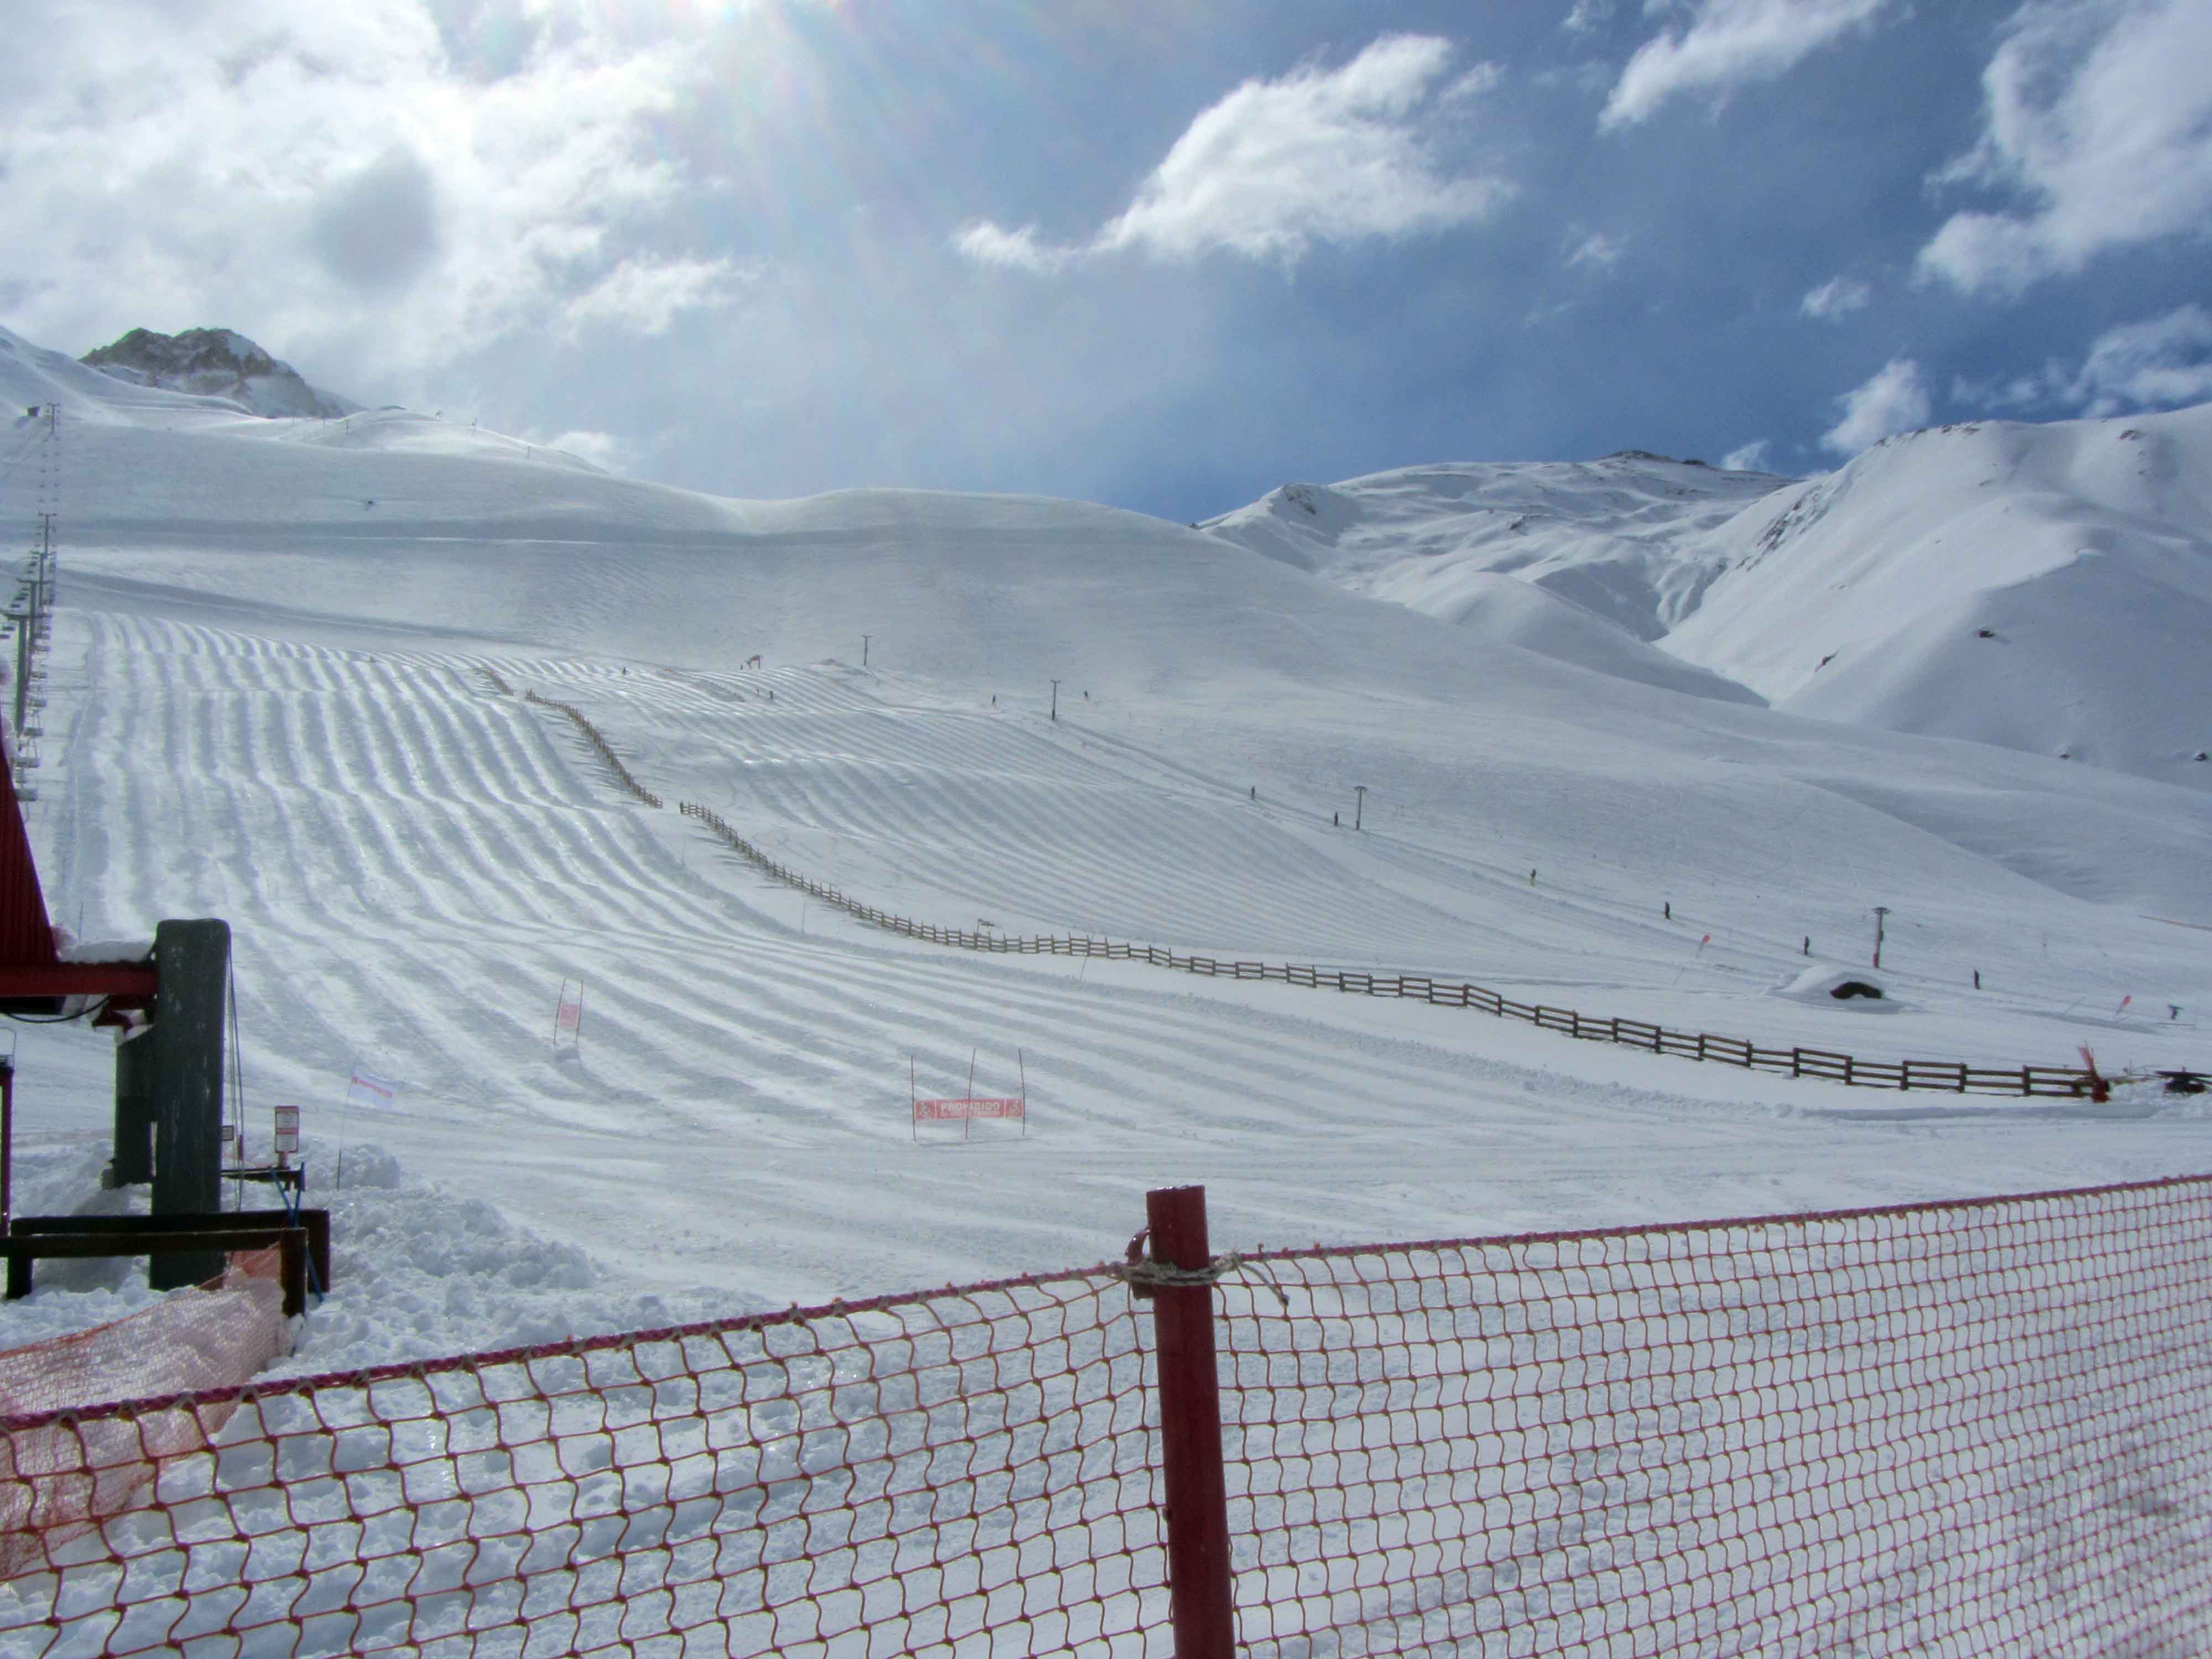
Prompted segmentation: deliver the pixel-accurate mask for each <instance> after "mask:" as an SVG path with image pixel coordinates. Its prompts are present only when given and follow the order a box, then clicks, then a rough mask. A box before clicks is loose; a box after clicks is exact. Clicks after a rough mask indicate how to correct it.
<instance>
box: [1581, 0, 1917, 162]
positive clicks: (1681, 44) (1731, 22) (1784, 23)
mask: <svg viewBox="0 0 2212 1659" xmlns="http://www.w3.org/2000/svg"><path fill="white" fill-rule="evenodd" d="M1889 3H1890V0H1698V3H1697V6H1696V10H1695V14H1694V15H1692V17H1691V19H1690V23H1689V27H1688V28H1687V29H1686V30H1684V31H1683V32H1682V33H1675V31H1674V30H1673V29H1671V28H1670V29H1668V30H1667V31H1666V32H1665V33H1662V34H1660V35H1658V36H1656V37H1655V38H1654V39H1652V40H1647V41H1645V42H1644V45H1643V46H1640V47H1638V49H1637V52H1636V55H1635V56H1634V57H1632V58H1630V59H1629V60H1628V64H1627V67H1626V68H1625V69H1623V70H1621V72H1620V79H1619V80H1618V81H1616V82H1613V95H1612V96H1611V97H1610V98H1608V99H1607V100H1606V105H1605V108H1604V110H1603V112H1601V114H1600V115H1599V117H1598V127H1599V130H1600V131H1612V130H1613V129H1615V128H1618V127H1625V126H1629V125H1633V124H1634V123H1636V122H1638V121H1641V120H1644V118H1647V117H1649V116H1650V115H1651V114H1652V113H1653V112H1656V110H1657V109H1658V108H1659V106H1661V105H1662V104H1664V103H1665V102H1666V101H1667V100H1668V99H1670V98H1674V97H1679V96H1680V95H1681V94H1686V93H1705V94H1712V95H1715V96H1725V95H1726V94H1728V93H1729V91H1730V90H1732V89H1733V88H1736V87H1739V86H1741V85H1744V84H1746V83H1747V82H1753V81H1771V80H1774V79H1776V78H1778V76H1782V75H1783V74H1784V73H1786V72H1787V71H1788V70H1791V69H1793V68H1795V67H1796V65H1797V64H1799V63H1800V62H1801V61H1802V60H1803V59H1804V58H1807V57H1808V56H1810V55H1811V54H1812V53H1813V52H1816V51H1818V50H1819V49H1820V47H1822V46H1826V45H1827V44H1828V43H1829V42H1831V41H1832V40H1836V39H1837V38H1838V36H1840V35H1842V34H1843V33H1845V32H1846V31H1847V30H1850V29H1853V28H1861V27H1866V26H1867V25H1869V24H1870V23H1871V22H1872V21H1874V19H1875V16H1876V15H1877V14H1879V13H1880V12H1881V10H1882V9H1884V8H1885V7H1886V6H1887V5H1888V4H1889ZM1646 9H1647V10H1650V9H1655V8H1652V7H1650V6H1649V5H1647V7H1646ZM1570 21H1571V20H1570Z"/></svg>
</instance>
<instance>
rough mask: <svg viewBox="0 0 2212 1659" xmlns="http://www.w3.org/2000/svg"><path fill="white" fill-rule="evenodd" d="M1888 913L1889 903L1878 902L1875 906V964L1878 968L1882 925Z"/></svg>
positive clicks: (1879, 964)
mask: <svg viewBox="0 0 2212 1659" xmlns="http://www.w3.org/2000/svg"><path fill="white" fill-rule="evenodd" d="M1888 915H1889V907H1888V906H1887V904H1877V905H1875V907H1874V965H1875V967H1877V968H1879V967H1881V925H1882V922H1883V921H1885V920H1886V919H1887V917H1888Z"/></svg>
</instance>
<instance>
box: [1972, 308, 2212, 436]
mask: <svg viewBox="0 0 2212 1659" xmlns="http://www.w3.org/2000/svg"><path fill="white" fill-rule="evenodd" d="M1953 390H1954V395H1955V396H1956V397H1957V398H1959V400H1960V402H1961V403H1970V404H1977V405H1978V406H1979V407H1981V408H1984V409H2018V410H2036V409H2052V408H2060V409H2069V410H2078V411H2080V412H2081V413H2082V414H2084V415H2095V416H2104V415H2118V414H2121V413H2124V412H2125V411H2127V410H2136V409H2175V408H2179V406H2180V405H2182V404H2195V403H2203V402H2205V401H2207V400H2212V313H2207V312H2206V311H2205V309H2204V307H2202V306H2195V305H2186V306H2181V307H2177V308H2176V309H2174V310H2172V311H2170V312H2168V313H2166V315H2165V316H2163V317H2153V318H2149V319H2146V320H2144V321H2142V322H2140V323H2125V324H2123V325H2120V326H2119V327H2118V328H2112V329H2107V330H2106V331H2105V332H2104V333H2102V334H2100V335H2099V336H2098V337H2097V338H2096V340H2095V342H2094V343H2093V344H2092V345H2091V346H2090V348H2089V350H2088V355H2087V356H2085V357H2084V358H2083V359H2082V361H2081V367H2080V368H2068V367H2067V366H2066V365H2065V364H2064V363H2063V362H2057V361H2056V360H2053V361H2052V362H2049V363H2047V364H2045V366H2044V368H2043V371H2042V372H2041V373H2040V374H2021V375H2015V376H2014V377H2013V378H2012V379H2010V380H1990V381H1982V382H1972V381H1960V383H1959V384H1958V385H1957V386H1955V387H1954V389H1953Z"/></svg>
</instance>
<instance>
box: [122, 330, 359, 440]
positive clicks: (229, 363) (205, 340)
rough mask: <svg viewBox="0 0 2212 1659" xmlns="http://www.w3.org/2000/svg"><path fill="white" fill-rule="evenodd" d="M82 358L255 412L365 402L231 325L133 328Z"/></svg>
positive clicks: (303, 411)
mask: <svg viewBox="0 0 2212 1659" xmlns="http://www.w3.org/2000/svg"><path fill="white" fill-rule="evenodd" d="M81 361H82V362H84V363H86V364H87V365H88V366H89V367H91V368H96V369H98V370H99V371H100V373H101V374H112V375H113V376H114V377H115V378H116V379H117V380H128V381H130V382H131V383H132V384H133V385H135V386H160V387H162V388H164V389H165V390H167V391H171V392H186V393H189V394H190V395H191V396H193V397H196V398H224V399H226V400H228V402H231V403H234V404H237V405H238V406H239V407H240V408H241V409H243V410H246V411H248V412H249V413H251V414H255V415H264V416H287V415H289V416H315V417H319V418H321V419H325V420H336V419H337V417H338V416H342V415H351V414H354V413H355V412H356V411H357V410H359V409H360V408H361V405H360V404H357V403H354V402H353V401H351V400H350V399H349V398H340V397H337V396H335V395H334V394H332V393H331V392H323V391H320V390H318V389H317V388H316V387H314V386H309V385H308V384H307V381H306V380H304V379H302V378H301V375H300V373H299V371H298V370H297V369H295V368H293V367H292V366H291V364H289V363H287V362H279V361H278V360H277V359H276V358H275V357H272V356H270V355H269V354H268V353H267V352H266V351H264V350H263V349H261V348H260V347H259V346H258V345H256V344H254V343H253V342H252V341H251V340H249V339H247V338H246V337H245V336H244V335H243V334H236V333H233V332H232V331H230V330H229V329H227V328H190V329H186V330H185V331H184V332H183V333H181V334H156V333H155V331H153V330H152V329H149V328H134V329H132V330H131V331H130V332H129V333H128V334H125V336H124V337H122V338H121V339H119V340H117V341H115V342H114V343H112V344H109V345H104V346H99V347H96V348H95V349H93V350H91V351H88V352H87V353H85V355H84V356H83V358H82V360H81Z"/></svg>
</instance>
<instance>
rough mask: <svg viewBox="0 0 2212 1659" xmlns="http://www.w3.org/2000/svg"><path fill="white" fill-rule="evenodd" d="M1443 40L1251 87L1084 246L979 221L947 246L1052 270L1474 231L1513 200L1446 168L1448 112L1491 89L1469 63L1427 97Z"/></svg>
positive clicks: (1226, 103)
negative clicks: (1145, 257) (1125, 254)
mask: <svg viewBox="0 0 2212 1659" xmlns="http://www.w3.org/2000/svg"><path fill="white" fill-rule="evenodd" d="M1450 58H1451V46H1450V43H1449V41H1445V40H1437V39H1434V38H1432V37H1429V36H1423V35H1386V36H1384V37H1383V38H1382V39H1381V40H1376V41H1375V42H1374V43H1373V44H1372V45H1370V46H1368V47H1367V49H1366V50H1365V51H1364V52H1361V53H1360V54H1359V55H1358V57H1357V58H1353V59H1352V61H1351V62H1350V63H1348V64H1345V65H1344V66H1343V67H1342V68H1341V69H1337V70H1322V69H1319V68H1316V67H1310V66H1309V67H1306V68H1303V69H1298V70H1293V71H1291V73H1290V74H1289V75H1286V76H1283V77H1282V78H1281V79H1279V80H1275V81H1248V82H1245V83H1244V84H1243V86H1241V87H1238V88H1237V89H1236V90H1235V91H1234V92H1231V94H1229V95H1228V96H1227V97H1225V98H1224V99H1223V100H1221V101H1220V102H1219V103H1218V104H1215V105H1214V106H1212V108H1210V109H1208V110H1206V111H1205V112H1202V113H1201V114H1200V115H1199V117H1198V118H1196V119H1195V120H1194V121H1193V122H1192V123H1191V124H1190V126H1189V127H1188V130H1186V131H1185V132H1184V133H1183V135H1182V137H1180V138H1178V139H1177V140H1176V142H1175V143H1174V145H1173V146H1172V147H1171V148H1170V149H1169V151H1168V154H1167V156H1166V158H1165V159H1164V160H1163V161H1161V162H1160V164H1159V166H1158V167H1156V168H1154V169H1153V171H1152V175H1151V176H1150V177H1149V178H1147V179H1146V180H1145V181H1144V183H1143V184H1142V185H1139V187H1138V190H1137V193H1136V198H1135V199H1134V200H1133V202H1131V203H1130V204H1129V206H1128V207H1127V209H1126V210H1124V211H1123V212H1122V213H1121V214H1120V215H1119V216H1117V217H1115V218H1114V219H1113V220H1111V221H1109V222H1108V223H1107V224H1106V225H1104V226H1103V227H1102V228H1100V230H1099V231H1098V233H1097V234H1096V235H1095V236H1093V237H1092V238H1091V239H1090V240H1089V241H1088V243H1087V244H1083V245H1079V246H1048V245H1047V244H1044V243H1042V242H1040V241H1039V240H1037V237H1036V233H1035V232H1034V230H1033V229H1030V228H1024V229H1021V230H1012V231H1010V230H1006V229H1004V228H1001V227H1000V226H998V225H995V224H992V223H990V222H987V221H984V222H976V223H973V224H969V225H968V226H965V227H963V228H962V229H961V231H960V232H959V233H958V234H957V235H956V236H955V237H954V239H953V246H955V247H957V248H958V249H959V250H960V251H961V252H963V253H965V254H966V255H967V256H968V257H969V258H972V259H975V260H976V261H978V262H979V263H982V264H997V265H1001V266H1009V267H1013V268H1017V269H1022V270H1037V271H1042V270H1053V269H1055V268H1057V267H1058V266H1060V265H1062V264H1066V263H1067V262H1068V261H1069V260H1071V259H1073V258H1076V257H1078V256H1079V254H1083V253H1093V254H1096V253H1104V252H1115V251H1120V250H1134V251H1139V252H1145V253H1147V254H1150V255H1151V256H1152V257H1153V258H1160V259H1170V260H1188V259H1194V258H1198V257H1200V255H1202V254H1205V253H1207V252H1213V251H1216V250H1223V251H1226V252H1232V253H1239V254H1243V256H1245V257H1246V258H1253V259H1276V260H1280V261H1282V262H1284V263H1285V264H1291V263H1295V262H1296V261H1297V260H1298V259H1299V258H1303V257H1304V255H1305V254H1306V253H1307V252H1309V251H1310V249H1311V248H1312V247H1313V246H1314V245H1315V244H1316V243H1317V242H1328V243H1337V244H1349V243H1354V242H1360V241H1367V240H1399V239H1401V238H1404V237H1407V236H1413V235H1417V234H1422V233H1425V232H1431V231H1437V230H1443V229H1447V228H1450V227H1452V226H1455V225H1463V224H1470V223H1473V222H1475V221H1477V220H1479V219H1481V218H1482V217H1484V216H1486V215H1487V214H1488V213H1489V212H1490V211H1491V210H1492V209H1493V208H1494V207H1496V206H1497V204H1498V203H1499V202H1501V201H1502V200H1504V197H1505V196H1506V195H1507V194H1508V193H1509V187H1508V186H1507V185H1505V184H1504V182H1503V181H1501V180H1499V179H1491V178H1479V177H1473V176H1468V175H1466V174H1463V173H1457V172H1455V171H1454V170H1453V169H1452V168H1451V167H1449V166H1448V164H1447V161H1446V158H1445V155H1444V152H1445V151H1446V150H1447V149H1449V146H1450V142H1451V140H1452V139H1453V138H1454V137H1455V131H1454V130H1453V125H1452V121H1451V118H1450V116H1451V113H1452V112H1454V111H1455V110H1456V108H1457V107H1458V106H1460V105H1462V104H1463V103H1465V102H1466V101H1467V100H1468V99H1469V98H1471V97H1473V96H1474V95H1475V94H1479V93H1480V91H1482V90H1483V89H1485V88H1487V87H1488V86H1489V85H1491V84H1492V82H1494V80H1495V78H1496V76H1495V71H1494V70H1490V69H1489V67H1488V66H1487V65H1481V66H1478V67H1477V69H1475V70H1472V71H1470V72H1469V73H1468V74H1466V75H1463V76H1460V77H1459V78H1458V80H1456V81H1455V82H1453V83H1452V84H1451V85H1450V86H1449V87H1448V88H1446V89H1445V91H1444V93H1443V94H1442V95H1441V96H1437V95H1432V93H1431V88H1433V87H1434V86H1435V84H1436V82H1437V78H1438V77H1439V76H1441V75H1442V74H1443V71H1444V70H1445V68H1446V66H1447V64H1449V60H1450Z"/></svg>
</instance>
